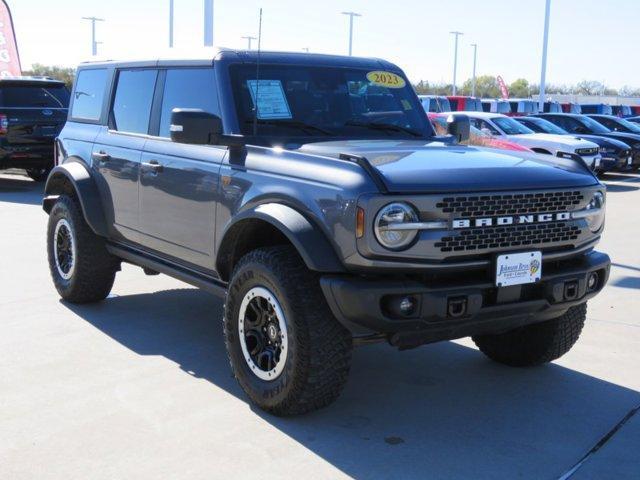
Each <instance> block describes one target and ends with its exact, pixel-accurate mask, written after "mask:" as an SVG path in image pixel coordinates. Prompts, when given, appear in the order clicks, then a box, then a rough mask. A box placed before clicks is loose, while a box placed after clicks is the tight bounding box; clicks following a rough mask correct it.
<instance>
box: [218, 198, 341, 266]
mask: <svg viewBox="0 0 640 480" xmlns="http://www.w3.org/2000/svg"><path fill="white" fill-rule="evenodd" d="M252 219H255V220H263V221H265V222H267V223H269V224H271V225H272V226H274V227H275V228H277V229H278V230H279V231H280V232H282V234H283V235H284V236H285V237H286V238H287V239H288V240H289V241H290V242H291V243H292V244H293V246H294V247H295V249H296V250H297V251H298V253H299V254H300V256H301V257H302V260H303V261H304V263H305V264H306V265H307V267H308V268H309V269H310V270H313V271H316V272H344V271H345V268H344V266H343V265H342V262H341V261H340V260H339V258H338V256H337V254H336V252H335V250H334V248H333V247H332V246H331V244H330V243H329V240H327V238H326V236H325V234H324V232H322V230H320V228H318V227H317V226H315V225H314V224H312V223H311V222H310V221H309V220H308V219H307V218H306V217H305V216H304V215H302V214H301V213H300V212H299V211H297V210H295V209H293V208H291V207H289V206H287V205H283V204H280V203H265V204H262V205H257V206H255V207H253V208H250V209H248V210H245V211H243V212H241V213H239V214H238V215H236V216H235V217H234V219H233V222H232V223H230V224H229V225H228V226H227V228H226V229H225V231H224V233H223V235H222V241H221V242H220V244H219V249H218V254H217V258H216V270H217V271H218V272H220V273H223V272H225V271H226V269H225V266H224V265H223V264H224V262H226V261H227V260H228V259H229V254H230V253H231V252H232V249H233V248H234V246H235V243H236V241H235V240H236V239H235V238H234V237H235V235H237V232H238V231H239V227H240V226H241V224H242V222H244V221H247V220H252ZM223 274H224V273H223Z"/></svg>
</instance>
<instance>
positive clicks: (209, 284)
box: [107, 244, 227, 298]
mask: <svg viewBox="0 0 640 480" xmlns="http://www.w3.org/2000/svg"><path fill="white" fill-rule="evenodd" d="M107 250H108V251H109V253H111V254H112V255H115V256H116V257H119V258H121V259H122V260H124V261H126V262H129V263H132V264H134V265H137V266H139V267H142V268H146V269H150V270H154V271H156V272H159V273H164V274H165V275H169V276H170V277H173V278H176V279H178V280H181V281H183V282H185V283H188V284H189V285H193V286H194V287H198V288H200V289H202V290H204V291H206V292H209V293H213V294H214V295H217V296H219V297H221V298H224V296H225V295H226V292H227V285H226V284H225V283H224V282H221V281H220V280H217V279H215V278H213V277H210V276H208V275H205V274H202V273H199V272H195V271H193V270H190V269H188V268H185V267H182V266H179V265H175V264H173V263H169V262H167V261H166V260H163V259H160V258H158V257H151V256H149V255H147V254H144V253H141V252H139V251H137V250H134V249H132V248H128V247H123V246H121V245H114V244H107Z"/></svg>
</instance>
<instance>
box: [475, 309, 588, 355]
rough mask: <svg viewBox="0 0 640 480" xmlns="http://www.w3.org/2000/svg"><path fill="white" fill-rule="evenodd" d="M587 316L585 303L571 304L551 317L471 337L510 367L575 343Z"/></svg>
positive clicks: (550, 353)
mask: <svg viewBox="0 0 640 480" xmlns="http://www.w3.org/2000/svg"><path fill="white" fill-rule="evenodd" d="M586 316H587V304H586V303H583V304H582V305H578V306H575V307H571V308H570V309H569V310H567V312H566V313H565V314H564V315H562V316H560V317H558V318H554V319H553V320H548V321H546V322H541V323H534V324H532V325H526V326H524V327H520V328H516V329H515V330H511V331H509V332H506V333H501V334H498V335H477V336H475V337H472V338H473V341H474V342H475V344H476V345H477V346H478V348H479V349H480V351H481V352H482V353H484V354H485V355H486V356H487V357H489V358H491V359H492V360H495V361H496V362H499V363H504V364H505V365H510V366H513V367H529V366H533V365H540V364H542V363H547V362H551V361H553V360H555V359H557V358H560V357H561V356H562V355H564V354H565V353H567V352H568V351H569V350H570V349H571V347H573V345H574V344H575V343H576V341H577V340H578V337H579V336H580V332H582V327H583V326H584V322H585V319H586Z"/></svg>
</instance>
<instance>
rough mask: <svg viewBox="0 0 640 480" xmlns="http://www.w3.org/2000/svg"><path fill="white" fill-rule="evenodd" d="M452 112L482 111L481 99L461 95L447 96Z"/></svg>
mask: <svg viewBox="0 0 640 480" xmlns="http://www.w3.org/2000/svg"><path fill="white" fill-rule="evenodd" d="M447 99H448V100H449V105H450V106H451V111H452V112H482V111H483V110H482V100H480V99H479V98H476V97H465V96H463V95H456V96H447Z"/></svg>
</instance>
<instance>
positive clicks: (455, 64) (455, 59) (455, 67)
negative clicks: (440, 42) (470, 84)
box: [449, 32, 464, 95]
mask: <svg viewBox="0 0 640 480" xmlns="http://www.w3.org/2000/svg"><path fill="white" fill-rule="evenodd" d="M449 33H450V34H452V35H455V37H456V41H455V42H456V43H455V47H454V52H453V95H455V94H456V91H457V90H456V75H457V73H458V37H459V36H460V35H464V33H462V32H449Z"/></svg>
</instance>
